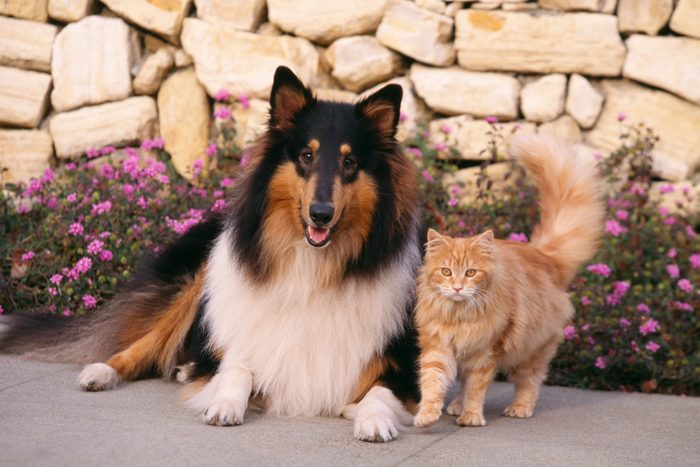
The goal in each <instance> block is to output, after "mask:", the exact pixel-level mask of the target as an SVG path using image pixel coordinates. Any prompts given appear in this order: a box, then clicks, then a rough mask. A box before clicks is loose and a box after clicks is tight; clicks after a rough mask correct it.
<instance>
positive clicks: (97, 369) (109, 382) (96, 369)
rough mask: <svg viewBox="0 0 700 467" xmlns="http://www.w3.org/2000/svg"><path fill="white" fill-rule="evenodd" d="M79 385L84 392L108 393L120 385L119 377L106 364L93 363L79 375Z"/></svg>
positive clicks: (115, 371)
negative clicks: (107, 391) (108, 390)
mask: <svg viewBox="0 0 700 467" xmlns="http://www.w3.org/2000/svg"><path fill="white" fill-rule="evenodd" d="M78 384H80V389H82V390H83V391H106V390H107V389H112V388H113V387H114V386H116V385H117V384H119V375H118V374H117V370H115V369H114V368H112V367H111V366H109V365H107V364H106V363H91V364H90V365H86V366H85V367H84V368H83V371H81V372H80V374H79V375H78Z"/></svg>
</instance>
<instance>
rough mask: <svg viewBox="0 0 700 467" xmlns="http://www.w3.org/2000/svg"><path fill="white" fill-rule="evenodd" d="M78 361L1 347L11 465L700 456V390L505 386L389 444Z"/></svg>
mask: <svg viewBox="0 0 700 467" xmlns="http://www.w3.org/2000/svg"><path fill="white" fill-rule="evenodd" d="M77 370H78V368H77V367H75V366H70V365H54V364H46V363H40V362H34V361H26V360H21V359H18V358H10V357H6V356H0V428H1V430H2V431H1V432H0V465H2V466H25V465H26V466H40V465H47V466H48V465H51V466H57V465H66V466H80V465H110V466H111V465H120V466H121V465H125V466H126V465H128V466H132V465H148V466H157V465H169V466H170V465H256V466H257V465H333V466H340V465H416V466H424V465H498V466H504V465H615V466H621V465H635V466H636V465H650V466H651V465H654V466H658V465H672V466H682V465H688V466H690V465H694V466H698V465H700V399H694V398H680V397H670V396H657V395H642V394H620V393H606V392H593V391H580V390H575V389H566V388H554V387H547V388H544V389H543V391H542V397H541V400H540V404H539V406H538V409H537V411H536V412H535V417H534V418H532V419H529V420H513V419H509V418H505V417H502V416H501V415H500V414H501V411H502V410H503V408H504V407H505V406H506V405H507V404H508V402H509V400H510V398H511V397H512V391H513V390H512V387H511V386H510V385H508V384H505V383H497V384H494V385H493V386H492V387H491V389H490V390H489V394H488V397H487V402H486V413H485V415H486V420H487V423H488V424H487V426H485V427H482V428H461V429H460V428H458V427H457V426H456V425H455V424H454V418H453V417H450V416H444V417H443V419H442V420H441V421H440V423H439V424H437V425H436V426H434V427H433V428H432V429H430V430H427V431H425V432H422V431H419V430H417V429H415V428H409V429H408V432H406V433H403V434H402V435H401V437H400V438H399V439H398V440H396V441H394V442H391V443H387V444H370V443H364V442H360V441H356V440H355V439H354V438H353V437H352V422H350V421H347V420H343V419H340V418H338V419H328V418H312V419H291V418H275V417H271V416H264V415H260V414H257V413H250V412H249V413H248V414H247V415H246V423H245V424H244V425H242V426H239V427H228V428H220V427H210V426H207V425H204V424H202V422H200V421H199V419H198V418H197V417H195V416H194V415H193V414H191V413H189V412H188V411H186V410H185V409H184V408H182V407H181V406H179V405H178V404H177V402H176V398H177V391H178V388H179V386H178V385H176V384H174V383H165V382H162V381H159V380H149V381H139V382H136V383H132V384H126V385H123V386H120V387H119V388H117V389H115V390H113V391H108V392H104V393H84V392H81V391H80V390H79V389H78V386H77V384H76V383H75V379H76V375H77Z"/></svg>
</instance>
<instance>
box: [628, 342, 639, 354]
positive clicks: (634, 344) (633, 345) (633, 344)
mask: <svg viewBox="0 0 700 467" xmlns="http://www.w3.org/2000/svg"><path fill="white" fill-rule="evenodd" d="M630 348H631V349H632V351H633V352H635V353H639V344H637V341H632V342H630Z"/></svg>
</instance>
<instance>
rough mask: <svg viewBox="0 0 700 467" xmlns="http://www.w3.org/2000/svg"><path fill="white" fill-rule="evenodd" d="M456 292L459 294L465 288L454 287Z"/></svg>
mask: <svg viewBox="0 0 700 467" xmlns="http://www.w3.org/2000/svg"><path fill="white" fill-rule="evenodd" d="M452 288H453V289H454V290H455V292H457V293H459V291H460V290H462V289H463V288H464V287H452Z"/></svg>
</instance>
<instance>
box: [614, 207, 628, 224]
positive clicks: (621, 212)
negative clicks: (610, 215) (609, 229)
mask: <svg viewBox="0 0 700 467" xmlns="http://www.w3.org/2000/svg"><path fill="white" fill-rule="evenodd" d="M629 216H630V214H629V213H628V212H627V211H625V210H624V209H620V210H619V211H617V212H616V213H615V217H617V218H618V219H619V220H621V221H626V220H627V219H628V218H629Z"/></svg>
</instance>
